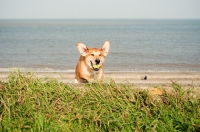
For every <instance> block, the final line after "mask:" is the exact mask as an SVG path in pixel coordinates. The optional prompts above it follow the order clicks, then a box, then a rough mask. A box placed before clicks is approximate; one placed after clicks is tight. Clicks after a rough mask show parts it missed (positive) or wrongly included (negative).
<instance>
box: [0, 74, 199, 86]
mask: <svg viewBox="0 0 200 132" xmlns="http://www.w3.org/2000/svg"><path fill="white" fill-rule="evenodd" d="M22 73H26V72H22ZM32 74H33V75H34V76H36V77H38V78H54V79H57V80H58V81H59V82H63V83H70V84H73V83H74V75H75V74H74V72H32ZM8 75H9V72H0V81H6V80H7V77H8ZM145 76H146V79H145ZM111 80H114V81H115V82H116V83H132V84H134V85H138V86H143V87H145V86H149V85H154V86H156V85H162V86H167V85H170V84H171V82H172V81H174V82H177V83H179V84H181V85H185V86H191V85H194V86H195V87H200V72H105V73H104V81H105V82H110V81H111Z"/></svg>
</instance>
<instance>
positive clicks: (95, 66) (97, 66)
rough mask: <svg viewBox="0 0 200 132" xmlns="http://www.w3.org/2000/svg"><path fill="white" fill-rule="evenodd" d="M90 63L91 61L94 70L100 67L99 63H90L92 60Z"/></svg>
mask: <svg viewBox="0 0 200 132" xmlns="http://www.w3.org/2000/svg"><path fill="white" fill-rule="evenodd" d="M90 63H91V66H92V68H93V69H94V70H95V71H98V70H99V69H100V67H101V65H100V64H97V65H95V64H93V63H92V61H90Z"/></svg>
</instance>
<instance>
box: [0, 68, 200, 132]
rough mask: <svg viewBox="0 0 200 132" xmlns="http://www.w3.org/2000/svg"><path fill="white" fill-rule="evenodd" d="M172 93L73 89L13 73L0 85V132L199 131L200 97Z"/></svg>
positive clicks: (112, 86) (122, 87)
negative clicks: (153, 93) (157, 93)
mask: <svg viewBox="0 0 200 132" xmlns="http://www.w3.org/2000/svg"><path fill="white" fill-rule="evenodd" d="M171 87H172V88H173V90H172V92H166V91H165V90H164V89H162V88H161V89H160V91H162V94H160V95H157V97H156V98H155V97H154V96H152V95H151V94H149V92H148V90H144V89H139V88H137V87H134V86H132V85H131V84H116V83H115V82H111V83H109V84H107V83H106V84H103V83H97V84H83V85H72V84H63V83H59V82H58V81H57V80H55V79H48V78H46V79H40V78H37V77H35V76H34V75H33V74H32V73H27V74H26V75H24V74H21V73H20V72H19V71H16V72H12V73H10V75H9V77H8V81H6V82H1V83H0V131H14V132H16V131H37V132H38V131H59V132H62V131H95V132H96V131H170V132H171V131H190V132H191V131H200V95H198V94H194V91H193V87H191V88H189V89H183V88H182V87H181V86H180V85H179V84H176V83H172V85H171Z"/></svg>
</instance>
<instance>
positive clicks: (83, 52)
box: [76, 43, 88, 56]
mask: <svg viewBox="0 0 200 132" xmlns="http://www.w3.org/2000/svg"><path fill="white" fill-rule="evenodd" d="M76 47H77V49H78V51H79V52H80V54H81V55H82V56H86V55H87V52H88V47H87V46H86V45H84V44H82V43H77V44H76Z"/></svg>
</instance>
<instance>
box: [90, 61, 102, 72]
mask: <svg viewBox="0 0 200 132" xmlns="http://www.w3.org/2000/svg"><path fill="white" fill-rule="evenodd" d="M95 62H96V63H97V64H99V63H100V60H95ZM90 63H91V66H92V68H93V70H95V71H98V70H99V69H100V67H101V66H100V67H99V68H94V66H93V63H92V61H90Z"/></svg>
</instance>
